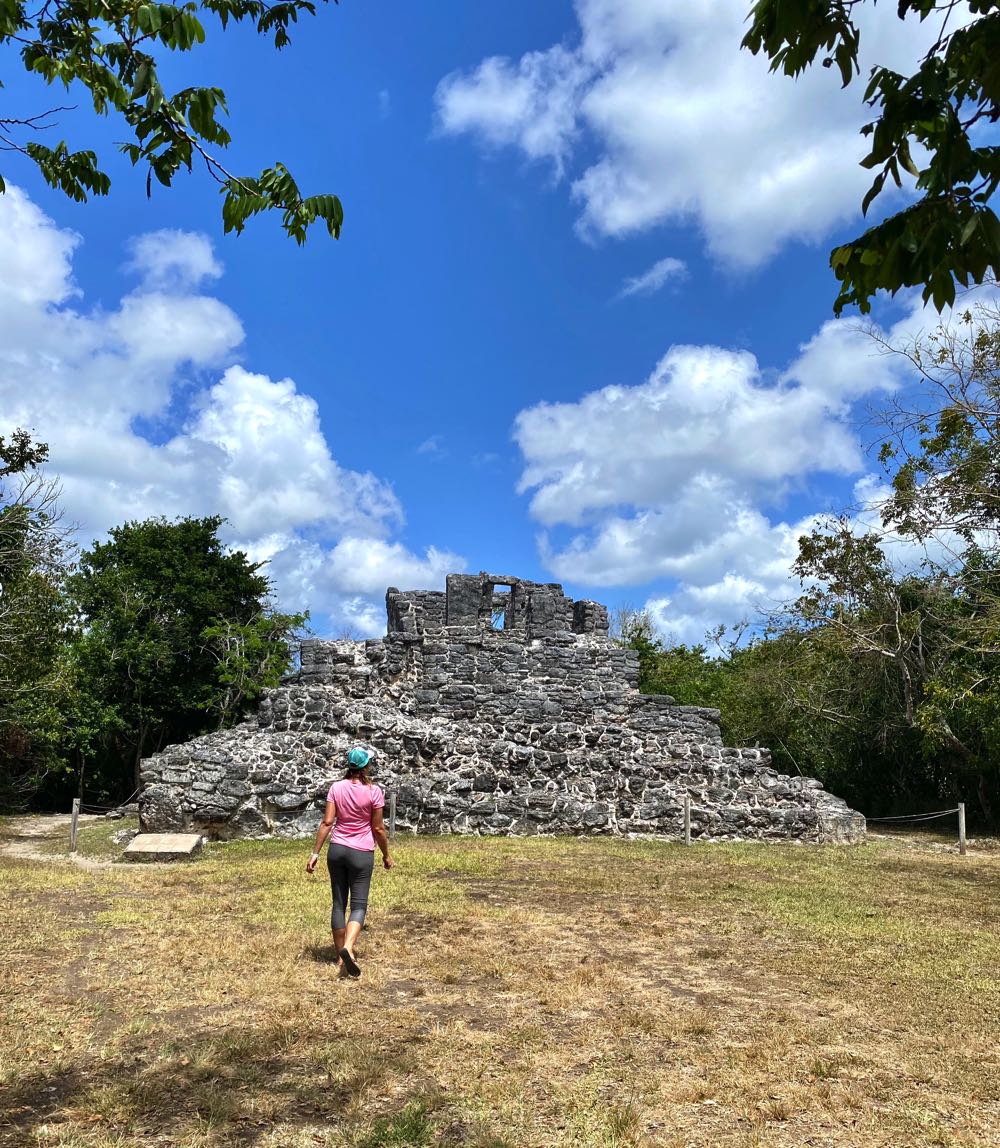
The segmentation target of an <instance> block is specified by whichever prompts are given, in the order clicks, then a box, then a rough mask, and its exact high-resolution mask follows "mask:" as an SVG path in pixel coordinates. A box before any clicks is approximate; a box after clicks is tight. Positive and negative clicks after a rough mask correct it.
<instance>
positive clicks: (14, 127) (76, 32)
mask: <svg viewBox="0 0 1000 1148" xmlns="http://www.w3.org/2000/svg"><path fill="white" fill-rule="evenodd" d="M334 2H335V3H336V2H337V0H334ZM315 12H316V0H278V2H277V3H270V2H268V0H189V2H188V3H181V4H172V3H156V2H150V3H144V2H142V0H111V2H110V3H109V2H108V0H40V3H39V5H38V6H37V7H34V6H30V5H28V4H26V3H24V0H0V45H8V46H11V45H15V44H16V45H20V56H21V63H22V64H23V66H24V68H25V69H26V70H27V71H28V72H29V73H31V74H32V75H35V76H39V77H41V79H42V80H44V81H45V82H46V83H48V84H50V85H52V84H55V83H60V84H62V85H63V87H65V88H66V89H67V90H70V89H71V88H73V87H74V86H76V87H80V88H82V89H84V90H85V91H86V93H87V97H88V99H89V102H90V103H91V104H92V106H93V109H94V111H95V113H97V114H98V115H102V116H103V115H108V114H109V113H112V112H114V113H116V114H117V115H118V116H120V117H121V119H122V121H123V122H124V124H125V126H126V128H127V131H128V139H127V140H126V141H125V142H123V143H121V144H119V148H120V150H121V151H122V152H123V153H124V154H125V155H126V156H127V157H128V159H129V160H130V161H131V163H132V164H133V165H134V166H141V167H143V168H145V170H146V194H147V195H150V194H151V193H152V181H153V180H154V179H155V180H156V181H157V182H158V183H160V184H162V185H163V186H164V187H169V186H170V185H171V184H172V182H173V180H174V177H175V176H176V175H177V173H178V171H180V170H181V168H184V169H186V170H188V171H190V170H191V168H192V167H193V165H194V164H195V163H196V162H199V163H201V164H203V165H204V167H205V169H206V170H207V172H208V174H209V175H210V176H211V178H212V179H214V180H215V181H216V182H217V183H218V184H219V187H220V190H221V191H222V192H223V193H224V195H225V198H224V200H223V205H222V218H223V223H224V226H225V230H226V231H227V232H229V231H236V232H240V231H242V230H243V228H244V226H245V224H246V222H247V220H248V219H250V217H251V216H255V215H258V214H260V213H261V212H263V211H270V210H274V211H280V212H281V215H282V220H281V225H282V227H283V228H284V230H285V231H286V232H287V234H288V235H290V236H291V237H292V238H293V239H295V240H296V242H298V243H303V242H304V241H305V238H306V233H307V232H308V229H309V227H310V226H311V225H312V224H313V223H315V222H316V221H317V220H322V221H323V222H324V223H325V224H326V228H327V231H328V232H329V234H330V235H331V236H333V237H334V238H335V239H336V238H338V237H339V236H340V229H341V225H342V223H343V218H344V213H343V208H342V206H341V203H340V200H339V199H338V198H337V196H335V195H313V196H307V197H304V196H303V195H302V193H301V192H300V191H299V188H298V185H297V184H296V182H295V180H294V178H293V177H292V174H291V172H289V171H288V169H287V168H286V167H285V166H284V164H281V163H276V164H275V165H274V166H273V167H270V168H265V169H264V170H263V171H261V173H260V174H259V175H257V176H246V175H234V174H233V173H232V172H231V171H229V170H228V169H227V168H226V167H224V166H223V164H222V163H221V162H220V161H219V159H218V158H217V156H216V153H215V151H214V150H213V149H219V148H225V147H226V146H227V145H228V144H229V143H230V142H231V137H230V135H229V132H228V131H227V130H226V128H225V127H224V126H223V125H222V123H220V121H219V116H220V114H222V115H224V114H225V113H226V111H227V106H226V96H225V93H224V92H223V91H222V90H221V89H220V88H216V87H189V88H183V89H180V90H178V91H176V92H172V93H171V92H168V91H166V90H165V89H164V86H163V83H162V82H161V78H160V65H161V63H162V62H163V61H164V58H165V57H166V54H167V53H169V52H186V51H189V50H191V49H192V48H194V46H195V45H196V44H201V43H203V42H204V40H205V37H206V32H205V23H204V22H203V20H204V17H206V16H207V17H211V18H214V19H216V20H218V22H219V24H220V26H221V28H222V30H223V31H224V30H225V29H226V28H227V27H228V26H229V23H230V21H232V22H233V23H248V24H251V25H252V26H253V27H254V28H255V29H256V31H257V32H258V33H259V34H260V35H261V36H270V37H273V42H274V46H275V48H279V49H280V48H282V47H284V46H285V45H286V44H287V43H288V42H289V27H290V25H292V24H294V23H296V22H297V21H298V18H299V16H300V15H310V16H311V15H314V14H315ZM68 110H70V109H68V108H65V107H53V108H49V109H47V110H44V111H40V112H38V113H37V114H35V115H31V116H27V117H22V118H12V117H6V118H5V117H3V116H0V149H2V150H5V151H12V152H17V153H19V154H20V155H22V156H24V157H26V158H27V159H29V160H31V161H32V162H34V163H35V164H36V165H37V166H38V169H39V170H40V172H41V174H42V175H43V177H44V178H45V180H46V182H47V183H48V184H49V185H50V186H51V187H54V188H57V189H59V190H60V191H63V192H64V193H65V194H66V195H68V196H69V197H70V198H71V199H75V200H77V201H79V202H83V201H85V200H86V199H87V198H88V196H89V195H107V194H108V191H109V190H110V187H111V179H110V176H109V175H108V174H107V172H106V171H105V170H104V169H103V167H102V166H101V161H100V160H99V158H98V156H97V153H96V152H94V151H91V150H88V149H82V150H77V151H73V150H70V147H69V145H68V144H67V143H66V142H65V141H60V142H59V143H57V144H55V145H54V146H49V145H48V144H44V143H42V142H41V141H40V140H39V139H37V138H32V137H37V136H38V134H39V133H40V132H41V131H43V130H45V129H47V128H50V127H52V126H54V119H53V117H55V116H56V115H57V114H58V113H59V112H63V111H68ZM3 190H4V182H3V178H2V174H0V192H2V191H3Z"/></svg>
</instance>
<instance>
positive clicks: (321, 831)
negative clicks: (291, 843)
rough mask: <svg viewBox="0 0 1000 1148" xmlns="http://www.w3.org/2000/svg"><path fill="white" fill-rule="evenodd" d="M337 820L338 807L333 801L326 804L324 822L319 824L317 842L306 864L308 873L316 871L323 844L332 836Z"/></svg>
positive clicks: (314, 843)
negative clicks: (331, 832)
mask: <svg viewBox="0 0 1000 1148" xmlns="http://www.w3.org/2000/svg"><path fill="white" fill-rule="evenodd" d="M336 820H337V806H336V803H335V802H333V801H328V802H327V803H326V809H325V810H324V811H323V820H322V821H321V822H320V823H319V828H318V829H317V830H316V840H315V841H314V842H313V851H312V856H311V857H310V858H309V861H308V863H307V864H306V872H307V873H314V872H315V871H316V862H317V861H318V860H319V851H320V850H321V849H322V848H323V842H324V841H326V839H327V837H329V836H330V830H331V829H332V828H333V823H334V822H335V821H336Z"/></svg>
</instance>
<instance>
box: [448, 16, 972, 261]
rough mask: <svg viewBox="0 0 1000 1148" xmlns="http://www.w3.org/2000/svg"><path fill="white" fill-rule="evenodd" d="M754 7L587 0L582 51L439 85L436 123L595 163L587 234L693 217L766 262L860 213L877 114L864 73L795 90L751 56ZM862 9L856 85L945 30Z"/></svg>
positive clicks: (528, 152)
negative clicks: (748, 36) (864, 96)
mask: <svg viewBox="0 0 1000 1148" xmlns="http://www.w3.org/2000/svg"><path fill="white" fill-rule="evenodd" d="M747 9H748V4H747V3H746V2H745V0H701V2H700V3H698V4H680V3H677V2H676V0H577V3H576V15H577V20H578V24H579V28H578V31H577V35H576V42H575V44H574V45H572V46H568V45H567V44H565V43H560V44H556V45H554V46H552V47H550V48H547V49H542V50H533V51H529V52H527V53H525V54H524V55H523V56H522V57H521V58H520V59H519V60H511V59H508V58H505V57H496V56H494V57H490V58H488V59H486V60H484V61H482V62H481V63H480V64H478V65H477V66H475V67H473V68H472V69H471V70H468V71H465V72H461V71H460V72H455V73H452V74H451V75H449V76H446V77H444V79H442V80H441V82H440V84H439V85H438V88H437V92H436V97H435V106H436V119H437V124H438V128H439V130H440V131H441V132H443V133H445V134H452V135H458V134H468V135H471V136H472V137H474V138H476V139H478V140H479V141H481V142H482V143H483V144H485V145H486V146H487V147H492V148H496V147H499V146H512V147H516V148H518V149H520V151H521V152H522V153H523V154H524V155H525V156H526V157H527V158H529V159H531V160H548V161H551V163H552V164H553V165H554V170H555V173H556V175H557V177H558V176H561V175H562V174H563V172H564V171H566V170H572V169H573V161H574V159H575V158H576V157H577V156H586V159H585V160H584V163H583V165H582V169H578V170H577V173H576V175H575V178H573V180H572V195H573V198H574V199H575V200H576V201H577V202H578V203H579V205H580V218H579V225H580V228H581V229H582V230H583V232H585V233H594V234H597V235H610V236H624V235H629V234H632V233H635V232H639V231H642V230H645V229H647V228H649V227H652V226H654V225H657V224H661V223H674V224H690V225H694V226H696V227H698V228H699V229H700V230H701V231H702V233H703V234H704V236H705V239H706V242H707V245H708V247H709V249H710V250H711V251H712V252H713V253H714V254H715V255H716V256H718V257H719V258H721V259H722V260H724V261H725V262H727V263H731V264H734V265H741V266H753V265H756V264H759V263H761V262H763V261H765V260H766V259H768V258H769V257H770V256H771V255H773V254H774V253H775V252H776V251H777V250H779V249H780V248H781V247H782V246H783V245H784V244H786V243H787V242H789V241H791V240H804V241H815V240H817V239H819V238H821V237H822V236H824V235H826V234H827V233H828V232H829V230H830V229H831V227H833V226H835V225H836V224H837V223H838V222H840V221H843V220H845V219H848V218H851V217H854V216H856V215H857V214H858V207H859V204H860V201H861V197H862V195H863V193H864V190H865V189H866V187H867V185H868V184H869V183H870V181H871V175H870V173H869V172H866V171H864V170H862V169H860V168H859V167H858V162H859V160H860V159H861V158H862V157H863V156H864V154H865V152H866V150H867V149H866V146H865V143H864V141H863V140H862V138H861V137H860V135H859V129H860V127H861V125H862V124H863V123H865V122H866V121H867V120H868V119H870V118H871V113H870V109H867V108H866V107H865V106H864V105H863V103H862V101H861V85H862V83H863V80H859V81H858V82H857V83H855V84H853V85H851V87H850V88H848V89H847V90H846V91H842V90H841V88H840V78H839V74H838V73H837V70H836V69H825V68H822V67H819V66H816V67H813V68H811V69H809V70H808V71H807V72H806V73H805V74H804V75H803V76H801V77H799V78H798V79H797V80H794V81H793V80H791V79H788V78H787V77H784V76H781V75H772V74H771V73H770V72H769V71H768V62H767V61H766V60H765V59H764V58H763V57H754V56H751V55H750V54H749V52H747V51H744V50H741V48H740V40H741V39H742V37H743V35H744V33H745V31H746V22H745V21H746V15H747ZM855 15H856V17H857V19H858V22H859V24H860V26H861V31H862V51H861V61H860V63H861V72H860V74H861V76H862V77H864V76H865V75H866V74H867V72H868V69H869V67H870V66H871V65H873V64H875V63H878V64H885V65H888V66H891V67H897V68H900V69H904V68H911V67H912V66H914V65H915V63H916V62H917V61H918V60H919V59H920V57H921V56H922V54H923V52H924V51H925V50H926V49H927V47H928V46H929V45H930V43H931V42H932V41H933V38H934V35H935V33H936V30H937V23H935V21H934V20H929V21H927V22H926V23H924V24H919V23H918V22H916V21H914V20H909V21H906V22H903V21H900V20H898V19H897V18H896V14H895V7H894V6H893V5H888V6H882V5H879V6H878V7H877V8H873V7H872V6H871V5H862V6H860V7H859V9H858V11H857V12H856V13H855ZM958 15H960V13H959V14H958ZM953 18H954V17H953ZM584 145H585V146H584ZM595 151H596V154H595Z"/></svg>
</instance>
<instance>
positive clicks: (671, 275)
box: [618, 255, 687, 299]
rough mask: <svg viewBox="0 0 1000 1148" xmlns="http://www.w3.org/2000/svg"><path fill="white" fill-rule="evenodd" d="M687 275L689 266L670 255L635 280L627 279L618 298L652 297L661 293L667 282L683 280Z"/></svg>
mask: <svg viewBox="0 0 1000 1148" xmlns="http://www.w3.org/2000/svg"><path fill="white" fill-rule="evenodd" d="M685 275H687V264H686V263H685V262H684V260H683V259H674V258H673V256H671V255H668V256H667V258H666V259H661V260H660V261H659V262H658V263H654V264H653V266H652V267H650V269H649V270H648V271H646V272H644V273H643V274H642V275H636V276H635V277H634V278H633V279H626V280H625V282H624V283H623V284H622V289H621V290H620V291H619V292H618V298H619V299H627V298H628V297H629V296H630V295H652V294H654V293H655V292H656V291H659V289H660V288H661V287H662V286H663V284H664V283H666V282H667V280H669V279H683V278H684V276H685Z"/></svg>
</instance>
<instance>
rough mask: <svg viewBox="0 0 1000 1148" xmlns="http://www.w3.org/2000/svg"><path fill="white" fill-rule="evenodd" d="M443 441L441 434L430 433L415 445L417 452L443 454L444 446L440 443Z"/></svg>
mask: <svg viewBox="0 0 1000 1148" xmlns="http://www.w3.org/2000/svg"><path fill="white" fill-rule="evenodd" d="M443 441H444V440H443V439H442V437H441V435H439V434H432V435H431V437H430V438H425V439H424V441H423V442H422V443H421V444H420V445H419V446H418V447H417V454H432V455H433V454H444V447H443V446H442V445H441V444H442V443H443Z"/></svg>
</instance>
